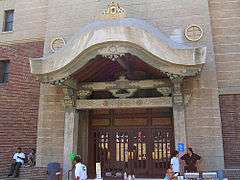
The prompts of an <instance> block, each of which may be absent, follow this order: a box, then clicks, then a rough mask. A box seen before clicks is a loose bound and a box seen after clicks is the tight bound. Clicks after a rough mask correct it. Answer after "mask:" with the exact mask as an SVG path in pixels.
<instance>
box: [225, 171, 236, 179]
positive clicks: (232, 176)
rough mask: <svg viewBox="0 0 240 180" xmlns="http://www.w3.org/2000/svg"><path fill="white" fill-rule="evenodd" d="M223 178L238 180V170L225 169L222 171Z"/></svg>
mask: <svg viewBox="0 0 240 180" xmlns="http://www.w3.org/2000/svg"><path fill="white" fill-rule="evenodd" d="M224 174H225V177H226V178H228V180H239V178H240V169H226V170H225V171H224Z"/></svg>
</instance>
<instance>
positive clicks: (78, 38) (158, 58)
mask: <svg viewBox="0 0 240 180" xmlns="http://www.w3.org/2000/svg"><path fill="white" fill-rule="evenodd" d="M109 47H114V48H115V51H114V52H111V51H109V49H110V48H109ZM104 53H107V54H108V55H109V54H110V55H119V54H120V55H123V54H129V53H130V54H132V55H134V56H136V57H138V58H140V59H141V60H142V61H144V62H145V63H146V64H148V65H150V66H152V67H154V68H156V69H158V70H161V71H162V72H164V73H167V74H176V75H181V76H195V75H196V74H198V73H199V72H200V71H201V68H202V66H203V64H204V63H205V59H206V47H191V46H188V45H186V44H183V43H181V44H179V43H177V42H174V41H173V40H172V39H170V38H169V37H167V36H166V35H165V34H163V33H161V32H160V31H159V29H158V28H156V27H154V26H153V25H152V24H150V23H148V22H146V21H144V20H140V19H135V18H124V19H114V20H96V21H93V22H91V23H89V24H88V25H86V26H85V27H82V28H81V30H79V32H77V33H76V34H75V35H74V36H73V37H72V38H71V39H69V40H68V41H67V44H66V45H65V46H64V47H63V48H62V49H60V50H58V51H56V52H55V53H53V54H50V55H46V56H44V57H42V58H34V59H30V64H31V72H32V73H33V74H34V75H36V76H37V77H38V79H39V80H40V81H42V82H54V81H58V80H61V79H66V78H68V77H69V76H70V75H72V74H74V73H75V72H77V71H78V70H79V69H81V68H82V67H84V66H85V65H87V64H88V63H89V62H90V61H91V60H92V59H96V58H95V57H96V56H98V55H104ZM111 53H112V54H111Z"/></svg>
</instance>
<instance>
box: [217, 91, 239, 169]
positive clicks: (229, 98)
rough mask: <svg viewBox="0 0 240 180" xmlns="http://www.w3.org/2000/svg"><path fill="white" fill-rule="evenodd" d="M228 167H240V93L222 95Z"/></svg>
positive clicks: (224, 139) (221, 106)
mask: <svg viewBox="0 0 240 180" xmlns="http://www.w3.org/2000/svg"><path fill="white" fill-rule="evenodd" d="M220 108H221V117H222V127H223V128H222V129H223V142H224V158H225V167H226V168H240V94H238V95H222V96H220Z"/></svg>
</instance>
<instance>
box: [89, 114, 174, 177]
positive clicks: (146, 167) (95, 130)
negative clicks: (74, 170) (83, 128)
mask: <svg viewBox="0 0 240 180" xmlns="http://www.w3.org/2000/svg"><path fill="white" fill-rule="evenodd" d="M145 115H146V114H145ZM114 117H115V116H114V115H113V116H111V118H110V119H111V120H114V119H115V118H114ZM138 117H140V116H138ZM149 117H152V116H149V114H148V116H147V117H145V119H148V120H152V119H153V118H149ZM126 118H127V117H125V118H124V119H126ZM141 119H142V120H144V118H143V117H141ZM155 119H156V117H155ZM162 119H163V118H162ZM165 119H166V117H165ZM168 119H169V121H170V122H171V119H170V118H169V117H168ZM135 120H136V119H135ZM125 121H126V120H125ZM129 121H134V120H131V119H129ZM122 122H124V120H123V118H122ZM126 122H127V121H126ZM146 122H147V121H146ZM140 124H141V123H140ZM122 125H124V123H122ZM173 148H174V138H173V127H172V125H171V123H170V124H166V123H165V125H161V126H160V125H153V124H152V123H147V124H146V125H145V126H144V125H139V120H138V125H136V126H133V125H131V126H119V125H118V126H117V127H116V126H115V125H114V123H110V125H108V126H92V127H91V128H90V133H89V150H90V154H89V160H90V164H91V165H90V166H91V170H90V171H89V172H90V176H93V177H94V173H95V171H94V170H95V168H94V164H95V163H96V162H100V163H101V168H102V176H103V177H104V179H108V178H109V179H112V178H113V177H122V176H123V174H124V172H126V173H127V174H134V175H135V176H136V177H148V178H154V177H163V176H164V174H165V171H166V169H167V168H168V167H169V165H170V154H171V151H172V150H173ZM91 162H92V163H91Z"/></svg>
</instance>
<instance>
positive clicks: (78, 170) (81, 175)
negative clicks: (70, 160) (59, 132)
mask: <svg viewBox="0 0 240 180" xmlns="http://www.w3.org/2000/svg"><path fill="white" fill-rule="evenodd" d="M75 161H76V163H77V164H76V165H75V178H76V180H87V167H86V166H85V165H84V164H82V163H81V161H82V160H81V157H80V156H76V157H75Z"/></svg>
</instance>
